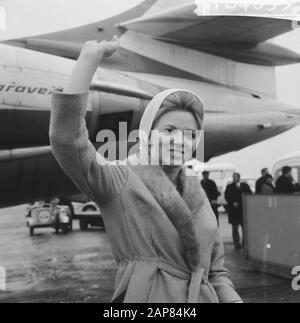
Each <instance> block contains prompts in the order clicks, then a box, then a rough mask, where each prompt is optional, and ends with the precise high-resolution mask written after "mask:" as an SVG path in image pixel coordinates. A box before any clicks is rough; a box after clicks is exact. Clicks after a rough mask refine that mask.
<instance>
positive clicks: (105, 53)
mask: <svg viewBox="0 0 300 323" xmlns="http://www.w3.org/2000/svg"><path fill="white" fill-rule="evenodd" d="M118 47H119V39H118V36H114V38H113V39H112V40H111V41H106V40H104V41H101V42H98V41H96V40H94V41H88V42H86V43H85V44H84V45H83V48H82V50H81V53H80V56H79V58H78V60H77V63H76V65H75V67H74V69H73V72H72V74H71V77H70V80H69V83H68V84H67V86H66V88H65V90H64V92H65V93H68V94H75V93H85V92H87V91H88V90H89V88H90V85H91V81H92V78H93V75H94V74H95V72H96V70H97V68H98V67H99V65H100V63H101V60H102V58H103V57H110V56H112V55H113V54H114V53H115V52H116V51H117V49H118Z"/></svg>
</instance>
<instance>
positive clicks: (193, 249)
mask: <svg viewBox="0 0 300 323" xmlns="http://www.w3.org/2000/svg"><path fill="white" fill-rule="evenodd" d="M133 170H134V172H135V173H137V175H138V176H139V177H140V178H141V180H142V181H143V183H144V184H145V186H146V187H147V188H148V190H149V191H150V192H151V194H152V195H153V196H154V198H155V199H156V201H157V202H158V203H159V204H160V206H161V207H162V209H163V210H164V211H165V213H166V214H167V216H168V218H169V219H170V221H171V222H172V223H173V225H174V227H175V228H176V230H177V232H178V233H179V236H180V239H181V242H182V244H183V246H184V249H185V251H186V252H185V258H186V262H187V264H188V266H189V268H190V270H191V271H195V270H197V268H198V265H199V260H200V243H199V238H198V237H197V233H196V228H195V224H194V221H193V219H194V218H195V217H197V216H200V214H199V210H200V208H201V207H202V206H203V204H204V201H205V196H206V195H205V192H204V191H203V189H202V187H201V185H200V182H199V180H198V178H197V177H196V176H186V173H185V168H182V169H181V171H180V174H179V176H178V190H177V189H176V187H175V185H174V184H173V183H172V182H171V181H170V180H169V178H168V176H167V175H166V174H165V172H164V171H163V169H162V168H161V167H160V166H134V167H133Z"/></svg>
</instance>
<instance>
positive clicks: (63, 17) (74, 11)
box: [0, 0, 300, 177]
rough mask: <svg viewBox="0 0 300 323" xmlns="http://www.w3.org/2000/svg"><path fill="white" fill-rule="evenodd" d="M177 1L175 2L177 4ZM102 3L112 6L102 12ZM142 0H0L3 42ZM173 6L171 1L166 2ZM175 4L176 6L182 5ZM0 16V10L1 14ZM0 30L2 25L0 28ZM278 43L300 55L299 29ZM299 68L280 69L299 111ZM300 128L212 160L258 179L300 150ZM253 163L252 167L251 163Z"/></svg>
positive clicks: (283, 91) (281, 88) (284, 90)
mask: <svg viewBox="0 0 300 323" xmlns="http://www.w3.org/2000/svg"><path fill="white" fill-rule="evenodd" d="M174 1H175V0H173V3H174ZM103 2H107V3H108V4H109V5H107V6H105V7H104V8H103ZM140 2H142V0H123V1H120V0H42V1H41V0H0V9H1V7H3V8H4V9H5V12H6V27H7V28H6V31H1V30H0V39H4V38H8V39H9V38H16V37H20V36H26V35H36V34H42V33H48V32H53V31H57V30H61V29H67V28H72V27H75V26H79V25H84V24H87V23H91V22H95V21H99V20H101V19H105V18H108V17H110V16H113V15H116V14H118V13H120V12H122V11H124V10H126V9H129V8H130V7H133V6H135V5H137V4H139V3H140ZM167 2H169V3H170V0H167ZM183 2H184V1H183V0H176V3H178V4H180V3H183ZM0 13H1V10H0ZM0 28H1V24H0ZM276 43H278V44H281V45H284V46H286V47H288V48H290V49H293V50H295V51H297V52H299V53H300V29H298V30H296V31H294V32H291V33H289V34H286V35H283V36H280V37H278V38H276ZM299 85H300V64H296V65H291V66H286V67H280V68H277V89H278V98H279V99H280V100H281V101H283V102H287V103H289V104H292V105H294V106H297V107H299V108H300V90H299ZM299 138H300V127H298V128H297V129H293V130H291V131H289V132H288V133H285V134H284V135H281V136H279V137H276V138H273V139H270V140H268V141H266V142H264V143H261V144H257V145H254V146H252V147H249V148H247V149H244V150H242V151H240V152H236V153H232V154H229V155H225V156H222V157H219V158H217V159H214V160H212V161H213V162H223V161H226V162H233V163H234V164H235V165H236V167H237V169H238V170H239V171H241V172H242V174H244V175H245V176H251V177H252V176H255V177H256V176H258V174H259V171H260V169H261V168H262V167H264V166H272V164H273V163H274V161H275V160H276V159H278V158H279V157H281V156H282V155H283V154H285V153H289V152H293V151H296V150H300V140H299ZM249 160H250V161H251V164H250V163H249Z"/></svg>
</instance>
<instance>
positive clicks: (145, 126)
mask: <svg viewBox="0 0 300 323" xmlns="http://www.w3.org/2000/svg"><path fill="white" fill-rule="evenodd" d="M176 92H185V93H190V94H192V95H193V96H194V97H195V98H196V99H197V101H198V102H197V104H195V103H194V104H192V105H191V109H192V110H193V112H194V114H195V115H196V116H197V118H196V119H197V120H196V121H197V123H198V125H199V129H198V130H201V128H202V122H203V119H204V114H205V111H204V105H203V102H202V100H201V99H200V97H199V96H198V95H197V94H195V93H194V92H192V91H189V90H184V89H169V90H165V91H162V92H160V93H158V94H157V95H156V96H155V97H154V98H153V99H152V100H151V101H150V103H149V104H148V106H147V107H146V109H145V112H144V114H143V116H142V119H141V122H140V127H139V139H140V141H139V144H138V149H137V150H138V153H137V154H134V155H132V156H130V157H129V158H128V161H129V163H131V164H135V165H136V164H139V163H141V155H142V153H143V152H146V153H145V155H147V156H148V142H149V138H150V135H151V130H152V128H153V124H154V121H155V120H156V117H157V114H158V112H159V110H160V108H161V107H162V104H163V102H164V101H165V100H166V99H167V98H168V97H169V96H170V95H172V94H174V93H176ZM200 140H201V137H197V143H196V144H197V147H198V146H199V143H200ZM145 155H144V156H145Z"/></svg>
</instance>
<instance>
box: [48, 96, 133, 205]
mask: <svg viewBox="0 0 300 323" xmlns="http://www.w3.org/2000/svg"><path fill="white" fill-rule="evenodd" d="M87 105H88V93H80V94H66V93H63V92H62V90H53V92H52V111H51V119H50V130H49V136H50V143H51V147H52V151H53V154H54V156H55V158H56V159H57V161H58V162H59V164H60V166H61V167H62V168H63V170H64V171H65V172H66V174H67V175H68V176H69V177H70V178H71V179H72V180H73V182H74V183H75V184H76V185H77V186H78V188H79V189H80V190H81V191H82V192H83V193H85V194H86V195H87V196H88V197H89V198H90V199H91V200H93V201H95V202H96V203H98V204H99V205H104V204H106V203H108V202H110V201H111V200H113V199H114V198H116V197H117V195H118V194H120V192H121V191H122V188H123V187H124V186H125V183H126V181H127V178H128V167H126V166H124V165H111V164H110V163H108V162H106V161H105V159H104V158H103V157H102V156H101V155H99V154H98V153H97V152H96V150H95V148H94V146H93V144H92V143H91V142H90V140H89V134H88V130H87V127H86V121H85V115H86V110H87Z"/></svg>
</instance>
